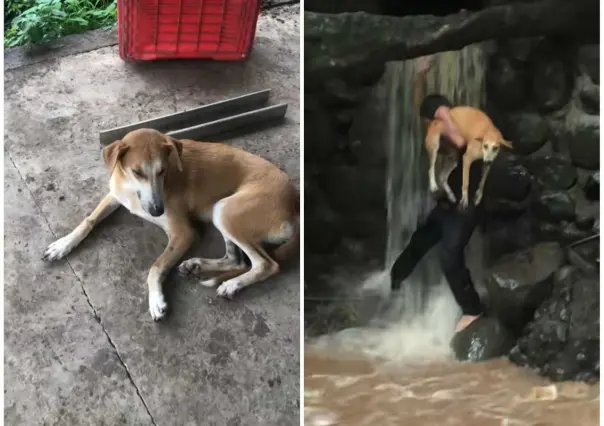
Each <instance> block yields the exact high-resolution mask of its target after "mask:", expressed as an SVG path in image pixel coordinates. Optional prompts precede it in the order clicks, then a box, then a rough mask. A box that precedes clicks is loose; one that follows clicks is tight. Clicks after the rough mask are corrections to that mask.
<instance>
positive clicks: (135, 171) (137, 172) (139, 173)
mask: <svg viewBox="0 0 604 426" xmlns="http://www.w3.org/2000/svg"><path fill="white" fill-rule="evenodd" d="M132 173H134V176H136V177H139V178H144V177H145V175H143V173H142V172H141V171H139V170H135V169H132Z"/></svg>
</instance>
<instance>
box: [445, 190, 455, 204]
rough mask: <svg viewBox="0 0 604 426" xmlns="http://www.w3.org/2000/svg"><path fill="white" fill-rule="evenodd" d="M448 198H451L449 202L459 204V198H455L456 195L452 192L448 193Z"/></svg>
mask: <svg viewBox="0 0 604 426" xmlns="http://www.w3.org/2000/svg"><path fill="white" fill-rule="evenodd" d="M447 198H449V201H450V202H451V203H453V204H455V203H456V202H457V198H455V194H453V193H452V192H447Z"/></svg>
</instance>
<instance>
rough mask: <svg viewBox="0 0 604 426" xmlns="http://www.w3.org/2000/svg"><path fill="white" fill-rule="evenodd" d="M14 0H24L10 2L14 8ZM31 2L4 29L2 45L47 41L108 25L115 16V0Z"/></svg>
mask: <svg viewBox="0 0 604 426" xmlns="http://www.w3.org/2000/svg"><path fill="white" fill-rule="evenodd" d="M17 3H19V4H23V5H25V4H26V3H28V2H26V1H20V2H17V1H13V2H11V4H12V7H14V8H15V10H16V8H17V7H18V5H17ZM30 3H31V2H30ZM33 3H34V4H33V6H31V7H29V8H28V9H26V10H23V11H21V13H20V14H19V15H18V16H16V17H15V18H14V19H13V20H12V23H11V26H10V28H9V29H8V30H6V31H5V33H4V46H5V47H16V46H22V45H26V44H40V43H48V42H50V41H53V40H55V39H57V38H59V37H63V36H66V35H69V34H78V33H81V32H84V31H88V30H93V29H97V28H103V27H110V26H112V25H114V24H115V21H116V19H117V9H116V3H115V0H113V1H107V0H35V1H34V2H33ZM5 6H6V3H5Z"/></svg>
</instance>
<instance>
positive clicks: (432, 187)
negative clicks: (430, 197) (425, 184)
mask: <svg viewBox="0 0 604 426" xmlns="http://www.w3.org/2000/svg"><path fill="white" fill-rule="evenodd" d="M430 192H431V193H432V194H438V193H439V192H440V188H439V187H438V185H437V184H436V182H430Z"/></svg>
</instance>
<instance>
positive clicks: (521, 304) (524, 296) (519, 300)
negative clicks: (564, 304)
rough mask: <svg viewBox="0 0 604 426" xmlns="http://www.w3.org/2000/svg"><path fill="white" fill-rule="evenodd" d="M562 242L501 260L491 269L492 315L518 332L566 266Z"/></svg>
mask: <svg viewBox="0 0 604 426" xmlns="http://www.w3.org/2000/svg"><path fill="white" fill-rule="evenodd" d="M563 259H564V254H563V251H562V249H561V247H560V245H559V244H558V243H553V242H548V243H540V244H537V245H535V246H533V247H530V248H528V249H524V250H520V251H517V252H515V253H511V254H508V255H505V256H503V257H501V258H500V259H499V260H498V261H497V262H496V263H495V264H494V266H493V267H491V268H489V270H487V272H486V274H485V277H486V280H485V286H486V290H487V294H488V304H489V309H488V314H489V316H493V317H495V318H498V319H499V320H500V321H502V323H503V324H505V326H506V327H508V328H509V329H510V330H512V331H513V332H518V331H519V330H521V329H522V328H523V327H524V325H525V324H526V323H527V322H528V321H529V320H530V319H531V318H532V316H533V313H534V311H535V309H536V308H537V306H539V305H540V304H541V302H542V301H543V300H544V299H545V298H547V297H548V296H549V292H550V290H551V279H552V277H553V275H554V273H555V272H556V270H558V268H559V267H560V265H561V264H562V261H563Z"/></svg>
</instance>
